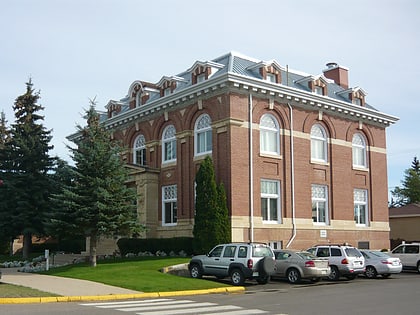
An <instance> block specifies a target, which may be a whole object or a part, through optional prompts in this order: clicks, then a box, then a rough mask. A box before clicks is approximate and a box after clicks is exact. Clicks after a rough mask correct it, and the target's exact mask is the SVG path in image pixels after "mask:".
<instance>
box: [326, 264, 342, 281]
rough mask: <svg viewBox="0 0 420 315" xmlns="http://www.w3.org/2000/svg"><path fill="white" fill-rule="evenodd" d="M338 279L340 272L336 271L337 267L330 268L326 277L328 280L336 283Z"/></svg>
mask: <svg viewBox="0 0 420 315" xmlns="http://www.w3.org/2000/svg"><path fill="white" fill-rule="evenodd" d="M338 279H340V271H338V268H337V266H331V272H330V274H329V275H328V280H331V281H337V280H338Z"/></svg>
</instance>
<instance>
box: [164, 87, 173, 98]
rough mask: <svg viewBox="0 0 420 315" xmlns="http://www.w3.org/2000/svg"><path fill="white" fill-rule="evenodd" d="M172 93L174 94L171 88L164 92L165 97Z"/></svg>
mask: <svg viewBox="0 0 420 315" xmlns="http://www.w3.org/2000/svg"><path fill="white" fill-rule="evenodd" d="M171 93H172V91H171V88H170V87H168V88H166V89H164V90H163V96H168V95H169V94H171Z"/></svg>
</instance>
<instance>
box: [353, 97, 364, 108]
mask: <svg viewBox="0 0 420 315" xmlns="http://www.w3.org/2000/svg"><path fill="white" fill-rule="evenodd" d="M353 104H354V105H358V106H362V99H361V98H360V97H355V98H353Z"/></svg>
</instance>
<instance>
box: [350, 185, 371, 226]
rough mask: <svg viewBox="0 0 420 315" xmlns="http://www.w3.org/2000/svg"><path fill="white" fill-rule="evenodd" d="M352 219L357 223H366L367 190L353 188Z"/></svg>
mask: <svg viewBox="0 0 420 315" xmlns="http://www.w3.org/2000/svg"><path fill="white" fill-rule="evenodd" d="M353 196H354V221H356V224H357V225H366V224H367V218H368V213H367V210H368V205H367V190H366V189H355V190H354V193H353Z"/></svg>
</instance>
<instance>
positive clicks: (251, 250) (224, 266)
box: [188, 243, 275, 285]
mask: <svg viewBox="0 0 420 315" xmlns="http://www.w3.org/2000/svg"><path fill="white" fill-rule="evenodd" d="M188 269H189V271H190V275H191V277H192V278H201V277H202V276H216V277H217V278H218V279H223V278H225V277H230V280H231V282H232V284H233V285H243V284H244V282H245V279H256V280H257V282H258V283H259V284H265V283H267V282H268V280H269V279H270V275H272V274H273V273H274V270H275V261H274V253H273V250H272V249H271V248H270V247H269V246H268V245H266V244H262V243H230V244H220V245H217V246H216V247H214V248H213V249H212V250H211V251H210V252H209V253H208V254H207V255H197V256H193V257H192V259H191V261H190V263H189V265H188Z"/></svg>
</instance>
